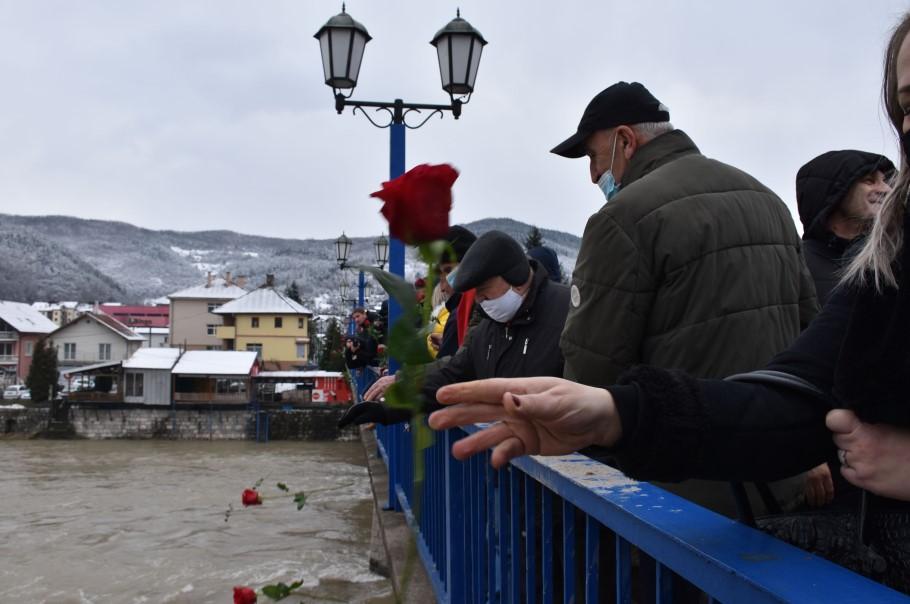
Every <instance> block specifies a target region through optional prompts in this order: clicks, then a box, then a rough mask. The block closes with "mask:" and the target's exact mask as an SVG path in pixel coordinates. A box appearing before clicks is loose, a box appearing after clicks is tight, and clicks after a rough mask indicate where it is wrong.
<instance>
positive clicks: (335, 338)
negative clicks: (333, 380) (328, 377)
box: [319, 318, 344, 371]
mask: <svg viewBox="0 0 910 604" xmlns="http://www.w3.org/2000/svg"><path fill="white" fill-rule="evenodd" d="M319 368H320V369H322V370H323V371H344V334H342V333H341V328H340V327H339V326H338V320H337V319H334V318H333V319H331V320H330V321H329V324H328V325H327V326H326V328H325V336H324V339H323V343H322V351H321V354H320V355H319Z"/></svg>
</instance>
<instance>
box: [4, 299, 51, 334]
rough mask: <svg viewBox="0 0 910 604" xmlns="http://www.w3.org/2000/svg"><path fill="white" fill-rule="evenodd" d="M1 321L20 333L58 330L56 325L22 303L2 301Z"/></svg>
mask: <svg viewBox="0 0 910 604" xmlns="http://www.w3.org/2000/svg"><path fill="white" fill-rule="evenodd" d="M0 319H3V320H4V321H6V322H7V323H9V325H10V327H12V328H13V329H15V330H16V331H18V332H19V333H50V332H52V331H54V330H55V329H57V325H56V323H54V322H53V321H51V320H50V319H48V318H47V317H45V316H44V315H42V314H41V313H40V312H38V311H37V310H36V309H34V308H32V307H31V306H30V305H28V304H23V303H21V302H5V301H0Z"/></svg>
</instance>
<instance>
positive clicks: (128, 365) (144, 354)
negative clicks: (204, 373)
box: [123, 348, 180, 369]
mask: <svg viewBox="0 0 910 604" xmlns="http://www.w3.org/2000/svg"><path fill="white" fill-rule="evenodd" d="M179 358H180V349H179V348H140V349H139V350H137V351H136V352H134V353H133V356H131V357H130V358H128V359H127V360H125V361H123V368H124V369H171V368H172V367H173V366H174V363H176V362H177V359H179Z"/></svg>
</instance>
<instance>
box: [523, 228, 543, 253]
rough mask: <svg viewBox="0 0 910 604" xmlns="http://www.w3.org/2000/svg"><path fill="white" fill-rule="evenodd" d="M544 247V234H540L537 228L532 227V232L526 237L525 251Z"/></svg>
mask: <svg viewBox="0 0 910 604" xmlns="http://www.w3.org/2000/svg"><path fill="white" fill-rule="evenodd" d="M542 245H543V234H542V233H541V232H540V229H538V228H537V227H536V226H532V227H531V230H529V231H528V236H527V237H525V250H528V251H530V250H531V249H533V248H535V247H540V246H542Z"/></svg>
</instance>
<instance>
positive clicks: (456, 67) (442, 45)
mask: <svg viewBox="0 0 910 604" xmlns="http://www.w3.org/2000/svg"><path fill="white" fill-rule="evenodd" d="M486 43H487V41H486V40H484V39H483V36H482V35H481V34H480V32H479V31H477V30H476V29H474V28H473V27H472V26H471V24H470V23H468V22H467V21H465V20H464V19H462V18H461V12H460V11H459V12H458V13H457V16H456V17H455V18H454V19H452V20H451V21H449V23H448V24H447V25H446V26H445V27H443V28H442V29H440V30H439V31H438V32H436V35H435V36H433V40H432V41H430V44H432V45H433V46H435V47H436V54H437V56H438V58H439V73H440V75H441V76H442V89H443V90H445V91H446V92H448V93H449V96H451V97H453V98H454V97H456V96H466V95H467V96H469V95H470V94H471V93H472V92H474V82H475V80H476V79H477V69H478V68H479V67H480V55H481V53H482V52H483V47H484V45H486Z"/></svg>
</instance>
